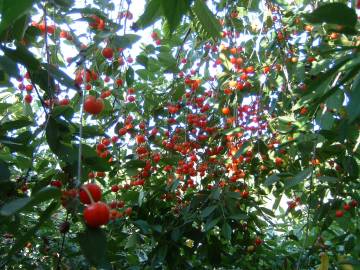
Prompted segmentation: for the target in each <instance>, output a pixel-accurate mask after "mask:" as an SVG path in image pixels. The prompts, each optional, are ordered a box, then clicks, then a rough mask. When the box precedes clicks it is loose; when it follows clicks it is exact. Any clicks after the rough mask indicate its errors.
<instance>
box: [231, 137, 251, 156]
mask: <svg viewBox="0 0 360 270" xmlns="http://www.w3.org/2000/svg"><path fill="white" fill-rule="evenodd" d="M250 145H251V143H250V142H249V141H246V142H244V143H243V145H242V146H241V147H240V149H239V150H237V152H236V153H235V155H234V158H235V159H237V158H239V157H240V156H241V155H243V154H244V153H245V152H246V151H247V149H248V147H249V146H250Z"/></svg>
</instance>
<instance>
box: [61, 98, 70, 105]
mask: <svg viewBox="0 0 360 270" xmlns="http://www.w3.org/2000/svg"><path fill="white" fill-rule="evenodd" d="M69 104H70V99H68V98H64V99H61V100H60V101H59V105H61V106H66V105H69Z"/></svg>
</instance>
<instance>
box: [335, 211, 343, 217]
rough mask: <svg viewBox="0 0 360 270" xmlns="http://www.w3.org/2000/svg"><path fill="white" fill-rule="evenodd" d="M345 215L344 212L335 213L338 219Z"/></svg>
mask: <svg viewBox="0 0 360 270" xmlns="http://www.w3.org/2000/svg"><path fill="white" fill-rule="evenodd" d="M343 215H344V211H342V210H336V212H335V216H336V217H338V218H340V217H342V216H343Z"/></svg>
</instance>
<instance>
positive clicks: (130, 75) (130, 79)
mask: <svg viewBox="0 0 360 270" xmlns="http://www.w3.org/2000/svg"><path fill="white" fill-rule="evenodd" d="M125 79H126V84H127V86H128V87H130V86H132V84H133V83H134V69H133V68H132V67H128V69H127V70H126V74H125Z"/></svg>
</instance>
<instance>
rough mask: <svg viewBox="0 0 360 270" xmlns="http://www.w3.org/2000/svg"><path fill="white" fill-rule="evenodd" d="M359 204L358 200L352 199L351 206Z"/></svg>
mask: <svg viewBox="0 0 360 270" xmlns="http://www.w3.org/2000/svg"><path fill="white" fill-rule="evenodd" d="M358 205H359V203H358V202H357V200H352V201H351V206H352V207H357V206H358Z"/></svg>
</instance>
